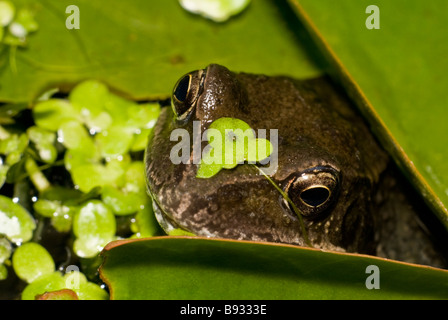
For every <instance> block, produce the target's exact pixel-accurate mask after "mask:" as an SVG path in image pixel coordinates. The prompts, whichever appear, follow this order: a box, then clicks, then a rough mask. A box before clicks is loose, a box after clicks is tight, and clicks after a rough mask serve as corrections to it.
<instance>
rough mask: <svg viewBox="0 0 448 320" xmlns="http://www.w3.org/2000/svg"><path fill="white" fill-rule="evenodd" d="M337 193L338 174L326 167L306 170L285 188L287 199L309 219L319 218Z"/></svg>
mask: <svg viewBox="0 0 448 320" xmlns="http://www.w3.org/2000/svg"><path fill="white" fill-rule="evenodd" d="M338 191H339V172H338V171H337V170H335V169H334V168H332V167H327V166H319V167H314V168H310V169H307V170H305V171H303V172H302V173H301V174H300V175H299V176H296V177H294V178H293V179H291V180H290V181H289V183H288V184H287V185H286V187H285V192H286V193H287V194H288V196H289V198H290V199H291V200H292V201H293V202H294V204H295V205H296V206H297V208H298V209H299V210H300V211H301V212H302V214H303V216H304V217H306V218H309V219H315V218H318V217H321V216H322V214H323V213H325V212H326V211H327V209H329V207H330V206H331V205H332V204H333V203H334V200H335V199H336V197H337V194H338ZM285 202H286V201H285ZM288 206H289V205H288Z"/></svg>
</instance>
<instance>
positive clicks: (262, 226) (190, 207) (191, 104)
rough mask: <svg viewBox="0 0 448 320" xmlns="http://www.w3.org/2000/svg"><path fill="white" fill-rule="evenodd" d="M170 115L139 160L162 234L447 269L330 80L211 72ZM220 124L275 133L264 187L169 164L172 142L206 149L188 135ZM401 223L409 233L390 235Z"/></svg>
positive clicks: (253, 178) (244, 169)
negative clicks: (178, 134) (179, 136)
mask: <svg viewBox="0 0 448 320" xmlns="http://www.w3.org/2000/svg"><path fill="white" fill-rule="evenodd" d="M170 105H171V106H169V105H168V106H167V107H165V108H162V110H161V113H160V116H159V118H158V120H157V123H156V125H155V127H154V129H153V131H152V132H151V134H150V136H149V138H148V145H147V148H146V152H145V165H146V180H147V189H148V192H149V194H150V195H151V197H152V199H153V206H154V211H155V215H156V218H157V220H158V222H159V224H160V225H161V226H162V228H163V229H164V230H165V231H166V232H167V233H168V234H170V232H172V231H173V230H183V231H185V232H188V233H191V234H194V235H196V236H203V237H208V238H220V239H233V240H245V241H261V242H269V243H282V244H287V245H294V246H302V247H309V246H311V247H313V248H316V249H319V250H330V251H337V252H347V253H361V254H368V255H377V256H382V257H386V258H392V259H398V260H402V261H407V262H415V263H421V264H430V265H431V264H432V265H437V266H439V265H441V264H443V263H444V262H441V261H442V260H440V253H439V252H438V251H437V250H436V249H435V248H434V245H433V241H432V240H428V239H429V237H430V236H429V235H428V233H427V232H425V230H424V228H421V227H420V224H419V222H416V221H417V219H415V212H413V210H411V209H409V208H410V207H411V206H410V205H409V203H408V202H409V201H408V200H409V197H407V198H406V197H395V196H391V194H393V193H392V192H391V190H392V189H395V191H396V190H398V191H400V190H401V189H400V184H398V183H397V181H398V180H397V179H396V178H394V177H393V175H391V174H390V172H391V169H390V167H391V162H392V161H391V159H390V156H389V155H388V153H387V152H386V151H385V150H384V149H383V147H382V146H381V145H380V143H379V142H378V140H377V139H376V137H375V136H374V135H373V134H372V130H371V129H372V128H371V127H370V126H369V125H368V124H367V122H366V121H365V120H364V119H363V117H362V116H361V115H360V113H359V111H358V110H357V109H356V107H355V106H354V104H353V102H352V101H351V99H350V98H349V97H348V95H347V94H346V93H345V91H344V90H342V89H341V86H339V85H338V84H337V83H336V82H335V81H334V80H332V78H330V77H329V76H328V75H323V76H319V77H314V78H308V79H294V78H291V77H288V76H282V75H278V76H266V75H263V74H252V73H245V72H233V71H230V70H229V69H228V68H226V67H225V66H222V65H219V64H210V65H208V66H207V67H206V68H204V69H199V70H196V71H193V72H189V73H187V74H185V75H184V76H182V77H180V79H179V80H178V82H177V83H176V84H175V86H174V89H173V91H172V94H171V99H170ZM220 118H233V119H240V120H242V121H244V122H246V123H247V124H248V125H249V126H250V127H251V128H252V129H254V130H257V129H265V130H266V132H271V131H270V130H272V129H275V130H276V131H275V132H276V134H277V136H276V139H277V146H276V148H277V153H276V154H277V167H276V170H275V172H274V173H272V174H271V175H270V176H269V179H267V178H266V177H265V176H264V175H263V174H260V172H258V171H257V170H255V169H254V166H251V165H245V164H242V165H238V166H236V167H235V168H233V169H230V170H221V171H220V172H219V173H218V174H216V175H214V176H213V177H210V178H207V179H201V178H198V177H197V172H198V167H199V165H200V163H199V164H198V163H197V161H196V162H195V161H193V160H194V150H193V149H194V148H191V149H189V151H188V152H189V153H188V154H187V159H188V161H183V162H180V163H174V162H173V161H172V150H173V147H175V146H176V144H178V143H179V140H176V139H173V137H172V132H173V131H175V130H176V129H181V130H184V132H186V135H185V137H188V138H187V139H189V140H190V141H189V142H190V143H191V145H199V148H200V150H204V148H205V147H206V145H207V141H206V140H205V139H200V140H198V139H197V138H195V137H194V134H195V132H194V130H195V124H196V126H197V127H196V130H197V128H199V129H200V132H205V131H206V130H207V129H208V128H209V127H210V125H211V124H212V123H213V121H215V120H217V119H220ZM267 138H268V139H269V138H270V137H269V135H268V137H267ZM260 167H261V168H262V167H263V165H260ZM392 171H394V170H392ZM391 176H392V178H389V177H391ZM272 183H275V184H276V185H277V186H278V187H279V188H280V190H282V191H283V193H281V192H279V190H278V189H277V188H274V187H273V185H272ZM285 195H287V197H285ZM286 198H289V199H290V202H288V201H286V200H287V199H286ZM411 198H412V196H411ZM397 199H399V200H398V202H397ZM291 202H292V203H291ZM391 203H392V204H391ZM397 203H398V204H397ZM403 208H405V209H403ZM294 209H296V210H294ZM297 211H298V212H297ZM402 211H406V213H402ZM400 223H401V224H402V225H405V227H397V224H400ZM398 229H399V230H400V231H399V232H398V231H397V230H398ZM401 230H405V231H401ZM406 230H407V231H406ZM403 232H404V233H405V234H403ZM406 232H407V233H406ZM417 234H418V236H417ZM422 239H423V240H422ZM403 243H405V244H407V245H408V247H412V248H413V250H407V249H406V248H403ZM421 243H425V247H424V248H421V245H420V244H421ZM426 243H431V244H428V245H426ZM428 246H429V248H428ZM410 251H412V252H413V253H411V254H409V252H410ZM422 252H423V254H422Z"/></svg>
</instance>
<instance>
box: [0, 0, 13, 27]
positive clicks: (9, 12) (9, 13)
mask: <svg viewBox="0 0 448 320" xmlns="http://www.w3.org/2000/svg"><path fill="white" fill-rule="evenodd" d="M15 11H16V9H15V7H14V5H13V4H12V3H11V2H9V1H0V26H1V27H5V26H7V25H8V24H10V23H11V21H12V19H13V18H14V14H15Z"/></svg>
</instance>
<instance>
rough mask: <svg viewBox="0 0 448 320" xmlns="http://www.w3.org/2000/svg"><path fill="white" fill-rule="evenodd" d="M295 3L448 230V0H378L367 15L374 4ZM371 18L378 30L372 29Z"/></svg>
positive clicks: (342, 79) (335, 69)
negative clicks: (447, 30)
mask: <svg viewBox="0 0 448 320" xmlns="http://www.w3.org/2000/svg"><path fill="white" fill-rule="evenodd" d="M290 2H291V3H292V4H293V7H294V8H295V9H296V11H297V13H298V16H299V17H301V19H302V20H303V22H304V24H305V25H306V26H307V27H308V30H309V31H310V33H311V34H312V35H313V36H314V38H315V40H316V43H317V44H318V46H319V48H320V49H321V50H322V52H323V53H324V54H325V56H326V57H327V60H328V61H329V63H330V65H331V68H330V69H331V70H332V71H333V73H334V75H335V78H337V79H339V81H340V82H341V83H342V84H343V85H344V86H345V88H346V90H347V92H348V93H349V94H350V95H351V97H352V98H353V99H354V100H355V101H356V102H357V104H358V106H359V107H360V110H361V111H362V112H363V113H364V115H365V116H366V119H367V120H368V121H369V122H370V123H371V125H372V127H373V130H374V131H375V132H376V133H377V135H378V137H379V138H380V140H381V141H382V143H383V145H384V146H385V147H386V148H387V149H388V151H389V152H390V153H391V155H392V156H393V158H394V159H395V160H396V162H397V163H398V164H399V166H400V167H401V168H402V169H403V170H404V172H405V173H406V174H407V175H408V177H409V178H410V180H411V181H412V182H413V183H414V185H415V186H416V187H417V188H418V190H419V191H420V193H421V194H422V195H423V197H424V198H425V200H426V201H427V203H428V204H429V205H430V206H431V207H432V208H433V209H434V211H435V212H436V214H437V216H438V218H439V219H440V221H442V223H444V224H445V226H446V227H447V228H448V174H447V172H448V162H447V161H446V159H447V158H448V149H447V148H446V146H447V145H448V131H447V126H446V119H448V109H447V108H446V105H447V103H446V98H445V97H446V88H447V87H448V77H447V74H446V70H448V61H447V59H444V58H442V57H445V56H447V54H448V45H447V44H448V43H447V42H446V41H445V40H444V39H446V32H445V27H444V26H445V24H446V12H447V11H448V3H447V2H446V1H443V0H436V1H431V2H423V1H408V2H406V3H403V2H400V1H386V0H379V1H375V3H374V4H375V6H376V7H375V9H374V10H373V9H372V7H370V9H369V10H367V9H368V7H369V6H370V5H371V4H373V3H372V2H371V1H367V0H362V1H350V0H343V1H337V2H336V1H331V0H323V1H314V0H292V1H290ZM374 14H375V16H373V15H374ZM372 19H375V20H376V22H375V23H376V24H377V27H379V28H378V29H375V28H371V27H369V28H368V27H367V26H366V23H368V24H370V25H371V24H372V22H373V20H372ZM409 21H414V23H411V24H410V23H409Z"/></svg>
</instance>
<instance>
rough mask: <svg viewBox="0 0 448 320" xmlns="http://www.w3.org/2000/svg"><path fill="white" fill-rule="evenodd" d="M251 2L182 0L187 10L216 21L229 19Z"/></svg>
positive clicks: (247, 0) (243, 0)
mask: <svg viewBox="0 0 448 320" xmlns="http://www.w3.org/2000/svg"><path fill="white" fill-rule="evenodd" d="M249 3H250V0H180V4H181V5H182V7H183V8H184V9H185V10H188V11H190V12H193V13H197V14H200V15H202V16H204V17H205V18H208V19H211V20H214V21H216V22H223V21H226V20H228V19H229V18H230V17H231V16H233V15H236V14H238V13H240V12H241V11H243V10H244V9H245V8H246V7H247V6H248V4H249Z"/></svg>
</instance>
